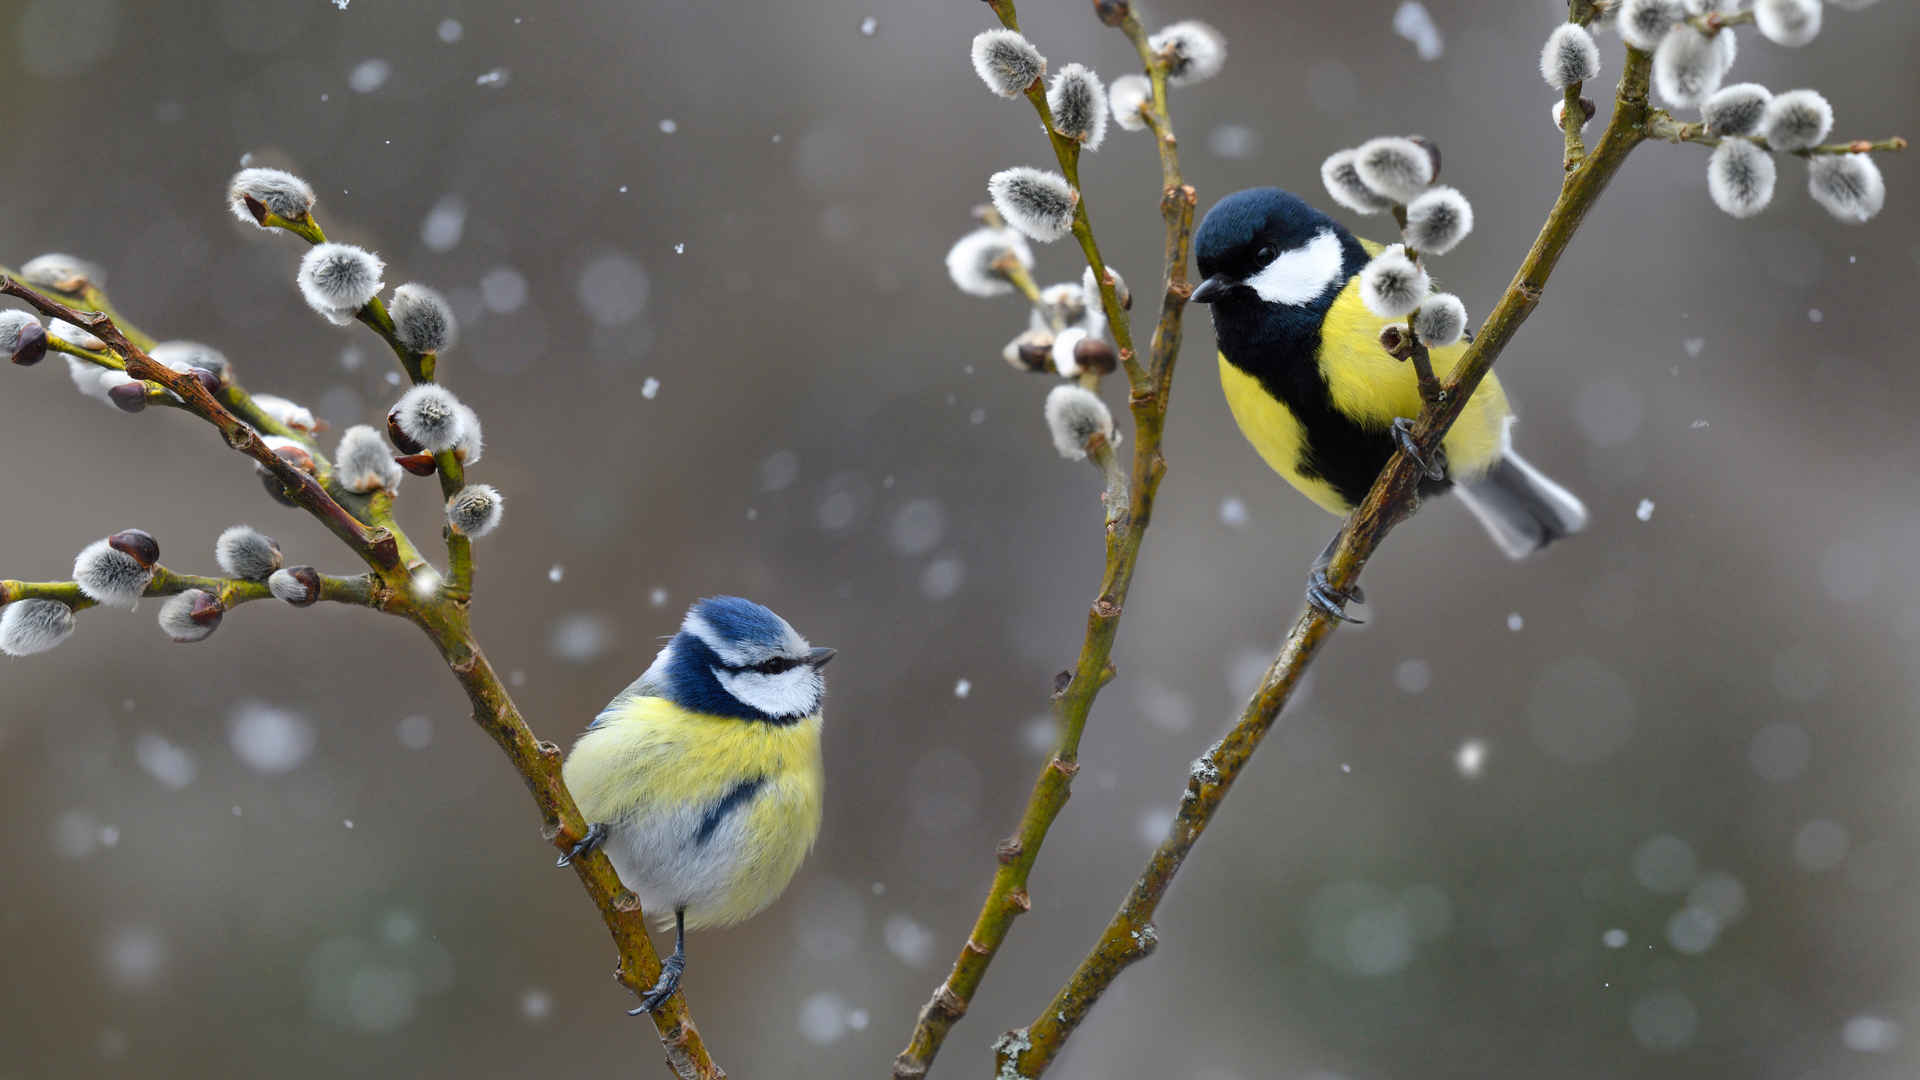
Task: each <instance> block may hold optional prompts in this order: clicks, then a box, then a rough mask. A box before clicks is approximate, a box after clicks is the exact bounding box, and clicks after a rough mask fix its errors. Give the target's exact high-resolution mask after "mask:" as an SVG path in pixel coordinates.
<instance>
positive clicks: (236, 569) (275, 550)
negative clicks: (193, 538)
mask: <svg viewBox="0 0 1920 1080" xmlns="http://www.w3.org/2000/svg"><path fill="white" fill-rule="evenodd" d="M213 558H214V561H216V562H218V563H219V564H220V569H221V571H222V572H223V573H225V574H227V575H228V576H229V577H237V578H241V579H243V580H246V581H265V580H266V579H267V578H268V577H269V576H271V575H272V573H273V572H274V571H275V570H278V569H280V545H279V544H276V543H274V542H273V537H271V536H268V535H267V534H265V533H263V532H261V531H260V530H258V529H255V528H253V527H252V526H250V525H235V526H232V527H231V528H229V529H227V531H225V532H223V533H221V534H220V539H218V540H216V541H214V543H213Z"/></svg>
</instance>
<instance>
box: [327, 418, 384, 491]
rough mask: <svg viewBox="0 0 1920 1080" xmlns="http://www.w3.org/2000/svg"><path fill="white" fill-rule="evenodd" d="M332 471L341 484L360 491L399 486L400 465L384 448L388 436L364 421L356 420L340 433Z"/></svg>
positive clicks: (349, 489)
mask: <svg viewBox="0 0 1920 1080" xmlns="http://www.w3.org/2000/svg"><path fill="white" fill-rule="evenodd" d="M333 475H334V477H335V479H337V480H338V481H339V482H340V486H341V487H344V488H346V489H347V490H348V491H353V492H358V493H360V494H362V495H364V494H366V493H367V492H370V491H379V490H381V489H383V488H384V489H388V490H391V489H393V488H397V487H399V486H400V476H401V471H400V466H399V465H398V464H396V463H395V462H394V460H393V453H392V451H390V450H388V449H387V440H385V439H383V438H381V437H380V433H379V432H377V431H375V430H373V429H372V428H370V427H368V426H367V425H365V424H355V425H354V426H352V427H350V428H348V429H347V430H346V431H344V432H342V433H341V434H340V446H339V448H338V449H336V450H335V451H334V452H333Z"/></svg>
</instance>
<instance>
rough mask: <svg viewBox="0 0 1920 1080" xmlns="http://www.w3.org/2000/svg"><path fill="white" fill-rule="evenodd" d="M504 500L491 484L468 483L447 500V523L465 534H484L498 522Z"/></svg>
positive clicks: (491, 529) (454, 529) (474, 535)
mask: <svg viewBox="0 0 1920 1080" xmlns="http://www.w3.org/2000/svg"><path fill="white" fill-rule="evenodd" d="M505 501H506V500H505V499H503V498H502V497H501V495H500V492H498V491H496V490H494V487H493V485H491V484H468V485H467V486H466V487H463V488H461V489H460V490H459V491H456V492H454V493H453V498H451V499H448V500H447V524H448V525H451V526H453V531H455V532H457V533H461V534H463V535H465V536H473V537H479V536H485V535H487V534H488V533H490V532H492V531H493V530H494V528H495V527H496V526H498V525H499V524H500V513H501V511H502V510H503V509H504V503H505Z"/></svg>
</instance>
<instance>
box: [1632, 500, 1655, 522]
mask: <svg viewBox="0 0 1920 1080" xmlns="http://www.w3.org/2000/svg"><path fill="white" fill-rule="evenodd" d="M1633 516H1634V517H1637V518H1639V519H1640V520H1641V521H1652V520H1653V500H1652V499H1641V500H1640V505H1639V506H1636V507H1634V508H1633Z"/></svg>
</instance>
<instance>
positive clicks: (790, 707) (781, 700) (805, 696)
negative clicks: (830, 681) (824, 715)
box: [713, 664, 822, 720]
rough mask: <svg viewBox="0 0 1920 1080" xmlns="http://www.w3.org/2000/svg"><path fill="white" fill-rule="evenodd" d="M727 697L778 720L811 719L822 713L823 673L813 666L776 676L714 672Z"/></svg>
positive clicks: (779, 673) (791, 669)
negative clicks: (730, 696) (809, 717)
mask: <svg viewBox="0 0 1920 1080" xmlns="http://www.w3.org/2000/svg"><path fill="white" fill-rule="evenodd" d="M713 677H714V678H716V679H718V680H720V686H721V687H722V688H723V689H725V690H726V692H727V693H729V694H732V695H733V696H734V697H736V698H738V699H740V700H741V701H744V702H746V703H747V704H748V705H751V706H753V707H754V708H756V709H759V710H760V711H761V712H763V713H766V714H767V715H768V716H771V717H773V718H775V719H777V720H787V719H796V718H798V717H802V716H811V715H813V714H814V713H815V712H817V711H819V709H820V692H821V687H822V680H821V678H820V672H819V671H818V670H816V669H815V668H813V667H811V666H809V665H804V664H803V665H801V666H800V667H796V668H789V669H787V670H786V671H782V672H778V673H775V674H767V673H765V672H760V671H728V670H726V669H725V668H714V669H713Z"/></svg>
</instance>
